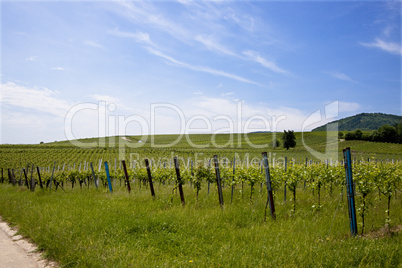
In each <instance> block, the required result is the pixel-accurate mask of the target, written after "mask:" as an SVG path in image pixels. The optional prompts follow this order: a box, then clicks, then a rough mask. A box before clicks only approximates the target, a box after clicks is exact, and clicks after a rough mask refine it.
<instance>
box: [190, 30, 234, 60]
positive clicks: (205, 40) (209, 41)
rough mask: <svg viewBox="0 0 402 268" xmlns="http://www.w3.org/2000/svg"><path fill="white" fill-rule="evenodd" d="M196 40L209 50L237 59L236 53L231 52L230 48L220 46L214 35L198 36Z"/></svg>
mask: <svg viewBox="0 0 402 268" xmlns="http://www.w3.org/2000/svg"><path fill="white" fill-rule="evenodd" d="M195 40H196V41H198V42H200V43H201V44H203V45H204V46H206V47H207V48H208V49H209V50H212V51H214V52H217V53H221V54H226V55H230V56H235V57H237V55H236V53H234V52H232V51H230V50H229V49H228V48H226V47H224V46H223V45H221V44H219V43H218V42H217V41H216V40H215V38H214V36H213V35H197V36H196V37H195Z"/></svg>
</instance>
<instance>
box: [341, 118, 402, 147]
mask: <svg viewBox="0 0 402 268" xmlns="http://www.w3.org/2000/svg"><path fill="white" fill-rule="evenodd" d="M338 137H339V138H340V139H343V138H344V139H345V140H364V141H375V142H388V143H402V122H400V123H399V124H395V125H393V126H390V125H383V126H381V127H379V128H378V129H377V130H374V131H373V132H371V133H364V132H363V131H361V130H360V129H357V130H355V131H351V132H347V133H346V134H343V132H339V134H338Z"/></svg>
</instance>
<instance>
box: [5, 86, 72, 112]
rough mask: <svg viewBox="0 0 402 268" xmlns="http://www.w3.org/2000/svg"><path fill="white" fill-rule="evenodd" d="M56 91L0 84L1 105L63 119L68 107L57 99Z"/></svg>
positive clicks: (64, 102)
mask: <svg viewBox="0 0 402 268" xmlns="http://www.w3.org/2000/svg"><path fill="white" fill-rule="evenodd" d="M57 95H58V93H57V92H56V91H52V90H49V89H47V88H44V89H38V88H28V87H24V86H19V85H16V84H14V83H11V82H7V83H5V84H1V103H2V106H3V105H11V106H15V107H21V108H25V109H31V110H33V111H38V112H43V113H47V114H53V115H55V116H58V117H63V116H64V115H65V114H66V112H67V110H68V109H69V107H70V106H69V105H68V103H67V102H66V101H64V100H62V99H59V98H57V97H56V96H57Z"/></svg>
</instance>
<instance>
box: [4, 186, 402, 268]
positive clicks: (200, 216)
mask: <svg viewBox="0 0 402 268" xmlns="http://www.w3.org/2000/svg"><path fill="white" fill-rule="evenodd" d="M66 188H67V187H66ZM133 188H134V189H133V191H132V192H131V194H128V193H127V192H126V191H125V190H124V188H123V187H117V188H116V189H115V191H114V192H113V194H111V193H108V192H107V191H106V190H95V189H92V188H91V189H87V188H83V189H74V190H71V189H70V188H68V189H66V191H61V190H58V191H56V192H55V191H53V192H49V191H47V190H40V189H38V190H37V191H35V192H29V190H26V188H19V187H17V188H14V187H12V186H9V185H0V204H2V205H1V206H0V215H2V217H3V218H4V219H5V220H7V221H8V222H11V223H12V224H14V225H16V226H17V227H19V228H20V232H21V233H22V234H23V235H25V236H27V237H29V238H31V239H32V240H33V241H34V242H35V243H37V244H38V245H39V248H40V249H41V250H43V251H44V252H45V255H46V256H47V257H49V258H51V259H54V260H57V261H59V262H60V263H61V265H62V266H63V267H192V266H194V267H312V266H314V267H335V266H336V267H358V266H359V267H400V265H401V262H400V260H401V248H400V247H401V244H402V243H401V242H402V239H401V236H400V234H398V233H396V232H391V233H387V232H386V231H384V222H385V213H384V211H385V210H386V200H385V198H383V199H382V200H379V199H378V198H377V197H376V195H374V194H373V195H371V196H370V202H372V206H371V207H370V212H369V214H368V216H367V218H366V226H367V228H366V230H367V231H366V234H365V235H364V236H358V237H351V235H350V231H349V223H348V215H347V203H346V197H345V196H343V198H342V197H341V194H340V192H341V190H340V189H335V191H334V192H333V193H332V195H330V194H329V193H327V192H325V194H324V192H323V194H322V203H321V204H322V207H321V208H319V209H317V207H316V206H315V204H316V200H315V199H316V196H314V195H312V191H311V189H308V188H307V189H303V187H301V186H300V187H299V189H298V200H297V208H296V212H295V213H293V212H292V199H288V201H287V202H284V201H283V193H282V190H278V191H277V193H275V205H276V214H277V218H276V220H272V219H271V218H270V217H268V218H267V221H266V222H264V207H265V200H266V194H265V192H266V191H262V192H258V191H257V193H256V194H255V195H254V197H253V200H252V202H250V200H249V198H248V195H249V188H248V187H246V188H245V192H244V197H243V198H242V194H241V191H240V189H239V187H237V190H236V192H235V196H234V197H235V198H234V200H233V203H232V204H230V190H229V188H228V187H227V188H224V200H225V205H224V208H223V209H220V207H219V203H218V197H217V194H216V190H215V188H213V187H211V190H210V193H209V194H207V190H206V185H203V189H202V191H201V194H200V196H199V200H198V202H196V198H195V194H194V191H193V189H191V188H190V187H189V185H185V186H184V193H185V197H186V206H185V207H182V206H181V204H180V198H179V197H178V195H177V194H172V189H173V185H156V189H155V191H156V198H155V199H153V198H152V197H151V195H150V193H149V189H147V188H146V187H144V186H143V187H142V188H141V189H140V188H139V185H134V187H133ZM268 214H269V212H268ZM401 217H402V204H401V202H400V199H398V200H395V199H394V200H393V202H392V213H391V219H392V221H393V222H394V223H399V224H400V223H401V222H402V219H401ZM393 226H394V228H401V225H399V227H395V226H396V225H395V224H394V225H393Z"/></svg>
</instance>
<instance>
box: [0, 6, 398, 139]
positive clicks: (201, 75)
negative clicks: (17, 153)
mask: <svg viewBox="0 0 402 268" xmlns="http://www.w3.org/2000/svg"><path fill="white" fill-rule="evenodd" d="M0 5H1V55H0V56H1V72H0V73H1V98H0V102H1V110H0V111H1V114H0V120H1V124H0V125H1V130H0V143H1V144H5V143H11V144H14V143H39V142H40V141H44V142H52V141H55V140H66V139H74V138H90V137H98V136H111V135H142V134H144V135H145V134H169V133H229V132H230V133H239V132H252V131H283V130H284V129H293V130H295V131H308V130H311V129H312V128H314V127H316V126H319V125H322V124H325V123H326V122H328V121H332V120H336V119H340V118H343V117H346V116H350V115H354V114H358V113H361V112H381V113H388V114H396V115H401V114H402V111H401V56H402V49H401V1H364V2H357V1H331V2H321V1H311V2H306V1H295V2H289V1H187V0H178V1H1V4H0Z"/></svg>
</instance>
